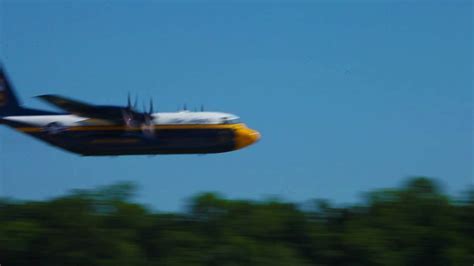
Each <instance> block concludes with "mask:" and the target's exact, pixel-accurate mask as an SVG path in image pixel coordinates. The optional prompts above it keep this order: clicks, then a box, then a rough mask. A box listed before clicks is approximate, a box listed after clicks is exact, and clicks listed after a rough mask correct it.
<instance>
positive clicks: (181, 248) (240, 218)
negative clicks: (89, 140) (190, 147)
mask: <svg viewBox="0 0 474 266" xmlns="http://www.w3.org/2000/svg"><path fill="white" fill-rule="evenodd" d="M135 190H136V188H135V186H134V185H133V184H130V183H121V184H117V185H113V186H109V187H102V188H99V189H96V190H81V191H74V192H73V193H71V194H70V195H67V196H64V197H61V198H57V199H53V200H50V201H45V202H14V201H8V200H5V199H4V200H1V201H0V263H1V264H2V265H3V264H4V265H52V266H54V265H219V266H221V265H229V266H231V265H470V264H472V262H473V261H474V227H473V226H472V225H473V224H474V189H473V188H469V189H468V190H467V192H466V193H465V194H464V195H463V197H462V198H460V199H457V200H453V199H450V198H448V197H447V196H446V195H444V194H443V193H442V191H440V189H439V186H438V185H437V184H436V183H435V182H434V181H433V180H431V179H428V178H422V177H421V178H412V179H410V180H408V181H407V182H406V183H405V184H404V186H403V187H401V188H400V189H391V190H379V191H374V192H371V193H368V194H367V195H366V197H365V201H364V202H362V203H361V204H359V205H356V206H349V207H339V208H338V207H334V206H332V205H331V204H330V203H329V202H327V201H321V200H320V201H314V202H313V203H312V204H310V206H309V207H308V206H306V205H305V206H306V207H304V208H303V207H302V206H297V205H295V204H292V203H288V202H282V201H278V200H268V201H263V202H253V201H245V200H228V199H225V198H223V197H222V196H220V195H218V194H212V193H206V194H201V195H197V196H196V197H194V198H192V200H191V201H190V205H189V209H188V211H187V212H185V213H175V214H164V213H153V212H151V211H150V210H148V209H147V208H145V207H144V206H142V205H140V204H136V203H134V202H132V201H131V198H132V196H133V195H134V192H135Z"/></svg>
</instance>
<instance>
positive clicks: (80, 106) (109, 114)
mask: <svg viewBox="0 0 474 266" xmlns="http://www.w3.org/2000/svg"><path fill="white" fill-rule="evenodd" d="M38 98H40V99H41V100H43V101H46V102H47V103H49V104H52V105H54V106H56V107H58V108H60V109H62V110H64V111H66V112H68V113H71V114H74V115H77V116H82V117H89V118H96V119H104V120H109V121H113V122H118V121H123V110H124V108H123V107H117V106H99V105H93V104H88V103H84V102H81V101H77V100H72V99H68V98H66V97H62V96H59V95H52V94H47V95H40V96H38Z"/></svg>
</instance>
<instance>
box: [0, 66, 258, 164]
mask: <svg viewBox="0 0 474 266" xmlns="http://www.w3.org/2000/svg"><path fill="white" fill-rule="evenodd" d="M38 98H39V99H41V100H43V101H45V102H47V103H49V104H51V105H53V106H55V107H57V108H60V109H62V110H63V111H65V112H64V113H59V112H50V111H44V110H37V109H31V108H26V107H23V106H22V105H21V104H20V101H19V99H18V98H17V96H16V94H15V90H14V88H13V87H12V84H11V82H9V79H8V77H7V74H6V72H5V71H4V70H3V67H2V66H1V65H0V124H4V125H7V126H9V127H11V128H13V129H15V130H17V131H20V132H22V133H25V134H27V135H30V136H32V137H34V138H37V139H39V140H41V141H44V142H46V143H48V144H50V145H53V146H56V147H59V148H61V149H64V150H66V151H69V152H72V153H76V154H79V155H82V156H119V155H145V154H146V155H154V154H209V153H223V152H230V151H235V150H239V149H242V148H244V147H247V146H249V145H251V144H253V143H255V142H257V141H258V140H259V139H260V133H259V132H258V131H256V130H253V129H250V128H248V127H247V126H246V125H245V124H244V123H242V122H240V120H239V117H238V116H235V115H233V114H228V113H220V112H206V111H204V109H203V108H202V109H201V111H199V112H191V111H189V110H186V109H187V108H184V110H181V111H178V112H159V113H155V112H153V102H152V101H150V105H149V110H148V111H144V112H139V111H138V110H137V108H136V103H137V102H136V101H135V104H133V105H132V103H131V99H130V94H129V95H128V100H127V105H126V106H125V107H123V106H104V105H94V104H88V103H85V102H82V101H76V100H72V99H69V98H66V97H62V96H58V95H51V94H49V95H41V96H38Z"/></svg>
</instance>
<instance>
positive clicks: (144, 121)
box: [122, 93, 155, 137]
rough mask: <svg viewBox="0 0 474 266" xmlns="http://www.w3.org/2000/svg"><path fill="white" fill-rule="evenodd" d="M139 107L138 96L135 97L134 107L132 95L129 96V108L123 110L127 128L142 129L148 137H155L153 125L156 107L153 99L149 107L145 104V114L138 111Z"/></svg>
mask: <svg viewBox="0 0 474 266" xmlns="http://www.w3.org/2000/svg"><path fill="white" fill-rule="evenodd" d="M137 105H138V96H137V97H135V101H134V104H133V106H132V98H131V96H130V93H128V96H127V106H126V108H124V109H123V111H122V114H123V119H124V122H125V124H126V125H127V127H129V128H137V127H138V128H141V130H142V132H143V134H144V135H145V136H147V137H154V136H155V125H154V123H153V119H154V117H153V112H154V105H153V99H150V105H149V107H148V111H147V107H146V104H145V102H143V112H139V111H136V110H137Z"/></svg>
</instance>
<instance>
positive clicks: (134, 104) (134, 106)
mask: <svg viewBox="0 0 474 266" xmlns="http://www.w3.org/2000/svg"><path fill="white" fill-rule="evenodd" d="M137 106H138V95H136V97H135V103H133V108H134V109H137Z"/></svg>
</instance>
